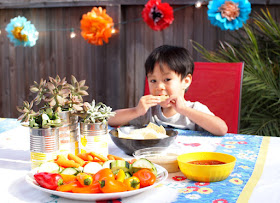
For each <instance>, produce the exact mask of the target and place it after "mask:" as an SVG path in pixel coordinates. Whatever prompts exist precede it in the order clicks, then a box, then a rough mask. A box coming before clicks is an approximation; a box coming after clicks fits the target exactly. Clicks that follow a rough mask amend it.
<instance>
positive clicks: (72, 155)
mask: <svg viewBox="0 0 280 203" xmlns="http://www.w3.org/2000/svg"><path fill="white" fill-rule="evenodd" d="M68 159H69V160H73V161H75V162H76V163H78V164H80V165H81V166H83V165H84V164H85V161H84V160H83V159H81V158H80V157H78V156H76V155H74V154H71V153H69V154H68Z"/></svg>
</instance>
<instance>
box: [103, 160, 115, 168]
mask: <svg viewBox="0 0 280 203" xmlns="http://www.w3.org/2000/svg"><path fill="white" fill-rule="evenodd" d="M113 161H114V160H108V161H105V162H104V164H103V165H102V166H103V168H110V163H111V162H113Z"/></svg>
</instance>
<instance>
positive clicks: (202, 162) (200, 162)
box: [188, 160, 226, 165]
mask: <svg viewBox="0 0 280 203" xmlns="http://www.w3.org/2000/svg"><path fill="white" fill-rule="evenodd" d="M188 163H190V164H196V165H221V164H225V163H226V162H222V161H218V160H198V161H190V162H188Z"/></svg>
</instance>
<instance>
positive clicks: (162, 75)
mask: <svg viewBox="0 0 280 203" xmlns="http://www.w3.org/2000/svg"><path fill="white" fill-rule="evenodd" d="M147 78H148V83H149V89H150V93H151V94H152V95H154V96H161V95H168V96H171V95H174V96H176V97H183V98H184V94H185V90H186V88H188V87H189V85H190V84H191V79H192V77H191V75H188V76H186V77H185V78H183V80H182V79H181V75H179V74H177V73H175V72H174V71H173V70H171V69H170V68H169V67H168V66H167V65H165V64H164V65H163V66H162V69H161V68H160V66H159V64H158V63H156V64H155V68H154V72H153V73H149V74H148V75H147ZM162 107H164V106H162ZM166 107H168V106H166Z"/></svg>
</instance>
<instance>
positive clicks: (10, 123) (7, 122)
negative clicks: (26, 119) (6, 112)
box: [0, 118, 21, 133]
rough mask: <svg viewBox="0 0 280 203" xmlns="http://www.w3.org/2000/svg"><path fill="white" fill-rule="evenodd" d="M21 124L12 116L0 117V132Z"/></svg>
mask: <svg viewBox="0 0 280 203" xmlns="http://www.w3.org/2000/svg"><path fill="white" fill-rule="evenodd" d="M19 126H21V124H20V121H17V119H14V118H0V133H2V132H5V131H8V130H11V129H14V128H17V127H19Z"/></svg>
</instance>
